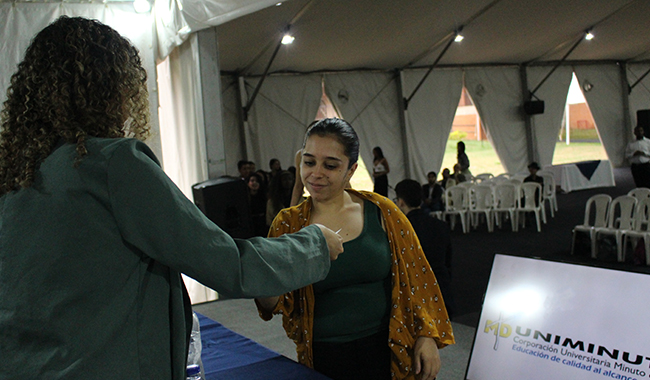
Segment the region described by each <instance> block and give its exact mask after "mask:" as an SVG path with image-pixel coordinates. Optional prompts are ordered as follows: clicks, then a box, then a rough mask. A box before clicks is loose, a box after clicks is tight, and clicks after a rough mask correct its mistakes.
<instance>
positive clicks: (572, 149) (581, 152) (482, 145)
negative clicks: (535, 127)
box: [440, 140, 607, 176]
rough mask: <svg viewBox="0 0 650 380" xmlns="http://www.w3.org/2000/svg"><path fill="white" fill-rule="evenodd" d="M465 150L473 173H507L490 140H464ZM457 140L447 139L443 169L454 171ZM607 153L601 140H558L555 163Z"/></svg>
mask: <svg viewBox="0 0 650 380" xmlns="http://www.w3.org/2000/svg"><path fill="white" fill-rule="evenodd" d="M463 142H464V143H465V152H466V153H467V156H469V161H470V168H469V169H470V171H471V172H472V174H474V175H476V174H480V173H492V174H494V175H495V176H496V175H499V174H501V173H505V169H504V168H503V166H502V165H501V161H500V160H499V157H498V156H497V154H496V152H495V151H494V149H493V148H492V145H491V144H490V142H489V141H471V140H464V141H463ZM457 143H458V141H457V140H449V141H447V148H446V149H445V156H444V159H443V161H442V168H441V169H440V171H442V169H444V168H449V170H451V171H452V172H453V167H454V164H455V163H456V144H457ZM606 159H607V154H605V149H604V148H603V146H602V144H601V143H600V142H597V143H593V142H572V143H571V144H570V145H567V144H566V143H565V142H558V143H557V144H556V145H555V152H554V155H553V165H560V164H566V163H570V162H579V161H587V160H606Z"/></svg>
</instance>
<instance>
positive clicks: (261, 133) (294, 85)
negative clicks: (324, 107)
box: [245, 75, 323, 171]
mask: <svg viewBox="0 0 650 380" xmlns="http://www.w3.org/2000/svg"><path fill="white" fill-rule="evenodd" d="M259 80H260V78H254V79H253V78H248V79H246V80H245V82H246V92H247V94H248V97H247V98H248V99H250V96H251V95H252V92H253V91H254V88H255V86H256V85H257V83H258V82H259ZM322 93H323V92H322V84H321V76H320V75H279V76H269V77H267V78H266V79H265V80H264V82H263V83H262V87H261V88H260V91H259V93H258V94H257V97H256V98H255V100H254V102H253V105H252V107H251V110H250V112H249V114H248V123H246V125H247V128H246V140H247V142H248V143H247V144H246V149H247V152H246V154H247V157H248V160H251V161H254V162H255V164H256V166H257V168H258V169H263V170H266V171H268V170H269V167H268V163H269V161H270V160H271V159H272V158H277V159H279V160H280V163H281V164H282V167H283V168H284V169H286V168H288V167H289V166H292V165H294V158H295V154H296V151H298V150H299V149H300V148H301V147H302V143H303V138H304V135H305V129H306V126H307V125H308V124H309V123H311V122H312V121H313V120H314V118H315V117H316V112H317V111H318V107H319V105H320V99H321V96H322Z"/></svg>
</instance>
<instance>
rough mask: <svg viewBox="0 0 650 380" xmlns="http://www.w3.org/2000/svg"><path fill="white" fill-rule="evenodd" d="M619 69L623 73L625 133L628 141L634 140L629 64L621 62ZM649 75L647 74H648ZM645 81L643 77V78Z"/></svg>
mask: <svg viewBox="0 0 650 380" xmlns="http://www.w3.org/2000/svg"><path fill="white" fill-rule="evenodd" d="M618 68H619V71H620V73H621V88H622V89H623V91H621V92H622V95H623V133H624V136H626V137H627V138H628V139H629V138H632V135H631V133H632V121H631V118H630V91H629V90H630V89H631V88H630V87H628V81H627V64H626V63H625V62H619V63H618ZM646 74H647V73H646ZM641 79H643V77H642V78H641Z"/></svg>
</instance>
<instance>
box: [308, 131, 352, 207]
mask: <svg viewBox="0 0 650 380" xmlns="http://www.w3.org/2000/svg"><path fill="white" fill-rule="evenodd" d="M349 162H350V159H349V158H348V157H347V156H346V155H345V149H344V147H343V145H342V144H341V143H340V142H339V141H338V140H337V139H336V138H335V137H334V136H324V137H321V136H317V135H312V136H310V137H309V138H308V139H307V141H306V142H305V147H304V148H303V150H302V160H301V161H300V176H301V178H302V183H303V184H304V185H305V188H306V189H307V191H308V192H309V194H310V195H311V196H312V198H313V199H314V200H317V201H325V200H329V199H332V198H334V197H336V196H338V195H341V194H342V193H343V189H345V185H346V184H347V183H348V181H349V180H350V178H352V175H353V174H354V171H355V170H356V169H357V163H355V164H354V165H352V167H351V168H350V169H348V164H349Z"/></svg>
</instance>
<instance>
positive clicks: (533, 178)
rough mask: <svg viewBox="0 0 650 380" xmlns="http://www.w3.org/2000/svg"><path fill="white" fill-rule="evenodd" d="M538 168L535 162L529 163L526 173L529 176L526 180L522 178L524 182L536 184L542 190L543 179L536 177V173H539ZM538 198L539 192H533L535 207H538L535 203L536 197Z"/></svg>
mask: <svg viewBox="0 0 650 380" xmlns="http://www.w3.org/2000/svg"><path fill="white" fill-rule="evenodd" d="M539 169H540V167H539V165H538V164H537V162H531V163H530V165H528V172H529V173H530V175H529V176H528V177H526V178H524V182H537V183H539V184H540V186H542V188H544V177H541V176H538V175H537V172H538V171H539ZM538 196H539V192H537V191H536V192H535V205H539V203H538V202H537V197H538ZM521 201H522V204H523V201H524V200H523V198H522V200H521Z"/></svg>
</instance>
